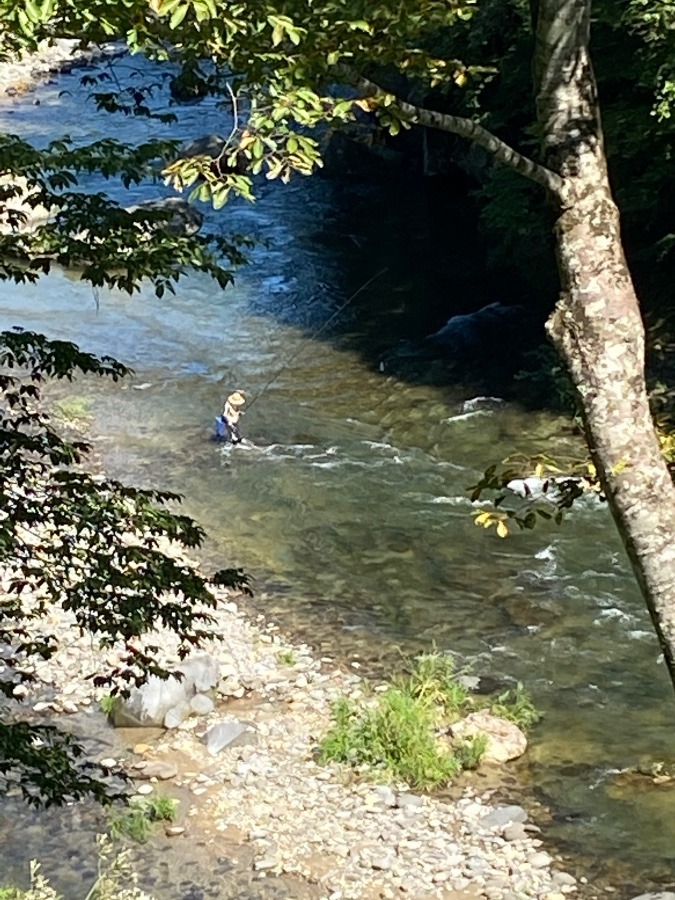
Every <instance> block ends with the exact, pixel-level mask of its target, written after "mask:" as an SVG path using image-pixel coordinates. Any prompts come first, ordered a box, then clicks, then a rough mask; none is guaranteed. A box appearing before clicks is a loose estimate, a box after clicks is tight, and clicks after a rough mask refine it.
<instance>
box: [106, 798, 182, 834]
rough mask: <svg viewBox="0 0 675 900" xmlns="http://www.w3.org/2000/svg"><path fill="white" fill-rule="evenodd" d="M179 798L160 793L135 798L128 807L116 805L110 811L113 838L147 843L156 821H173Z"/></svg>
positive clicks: (109, 823)
mask: <svg viewBox="0 0 675 900" xmlns="http://www.w3.org/2000/svg"><path fill="white" fill-rule="evenodd" d="M177 803H178V801H177V800H174V799H173V798H172V797H167V796H166V795H161V794H158V795H157V796H153V797H142V798H134V799H133V800H132V801H131V802H130V804H129V806H128V807H125V808H120V807H114V808H113V809H111V810H110V812H109V813H108V831H109V833H110V837H111V838H113V840H119V839H120V838H129V839H130V840H132V841H136V843H138V844H145V843H146V841H147V840H148V839H149V838H150V836H151V835H152V831H153V828H152V825H153V823H154V822H173V820H174V819H175V817H176V804H177Z"/></svg>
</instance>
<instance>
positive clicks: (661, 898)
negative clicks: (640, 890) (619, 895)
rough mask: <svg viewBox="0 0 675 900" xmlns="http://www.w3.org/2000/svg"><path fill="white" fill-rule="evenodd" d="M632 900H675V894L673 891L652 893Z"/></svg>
mask: <svg viewBox="0 0 675 900" xmlns="http://www.w3.org/2000/svg"><path fill="white" fill-rule="evenodd" d="M632 900H675V893H673V891H652V892H650V893H648V894H640V895H639V896H638V897H633V898H632Z"/></svg>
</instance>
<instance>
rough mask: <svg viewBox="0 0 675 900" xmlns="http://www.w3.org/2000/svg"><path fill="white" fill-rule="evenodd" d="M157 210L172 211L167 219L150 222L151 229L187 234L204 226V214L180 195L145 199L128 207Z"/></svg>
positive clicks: (130, 208)
mask: <svg viewBox="0 0 675 900" xmlns="http://www.w3.org/2000/svg"><path fill="white" fill-rule="evenodd" d="M146 209H147V210H150V211H153V210H156V211H158V212H163V213H170V216H169V217H168V218H167V219H166V220H162V221H161V222H149V223H148V224H147V228H148V230H150V231H157V230H165V231H168V232H169V233H170V234H179V235H187V236H188V237H190V236H191V235H193V234H196V233H197V232H198V231H199V229H200V228H201V227H202V224H203V222H204V216H203V215H202V213H201V212H200V211H199V210H198V209H197V208H196V207H195V206H194V205H193V204H192V203H188V202H187V200H182V199H181V198H180V197H160V198H157V199H155V200H143V201H142V202H141V203H136V204H135V205H133V206H128V207H126V210H127V212H130V213H134V212H143V210H146Z"/></svg>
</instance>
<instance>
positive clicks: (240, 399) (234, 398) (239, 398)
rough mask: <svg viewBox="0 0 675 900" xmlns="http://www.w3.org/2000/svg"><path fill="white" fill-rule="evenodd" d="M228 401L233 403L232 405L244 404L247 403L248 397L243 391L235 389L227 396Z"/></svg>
mask: <svg viewBox="0 0 675 900" xmlns="http://www.w3.org/2000/svg"><path fill="white" fill-rule="evenodd" d="M227 402H228V403H231V404H232V406H243V405H244V403H246V397H244V395H243V394H242V393H241V391H235V392H234V393H233V394H230V396H229V397H228V398H227Z"/></svg>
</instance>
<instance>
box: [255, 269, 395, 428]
mask: <svg viewBox="0 0 675 900" xmlns="http://www.w3.org/2000/svg"><path fill="white" fill-rule="evenodd" d="M388 271H389V267H388V266H385V267H384V269H380V271H379V272H377V273H376V274H375V275H373V276H372V277H371V278H369V279H368V281H366V282H364V284H362V285H361V287H360V288H358V290H356V291H354V293H353V294H352V295H351V297H349V298H348V299H347V300H345V302H344V303H343V304H342V306H340V307H339V308H338V309H336V310H335V312H334V313H333V315H332V316H331V317H330V318H329V319H327V320H326V321H325V322H324V323H323V325H322V326H321V327H320V328H318V329H317V330H316V331H315V332H314V333H313V334H312V335H311V336H310V340H311V341H313V340H315V339H316V338H317V337H318V336H319V335H320V334H321V332H322V331H323V330H324V329H325V328H328V326H329V325H330V323H331V322H332V321H333V320H334V319H336V318H337V317H338V316H339V315H340V313H341V312H344V310H345V309H347V307H348V306H349V304H350V303H351V302H352V301H354V300H356V298H357V297H358V296H359V294H361V293H363V291H365V289H366V288H367V287H370V285H371V284H372V283H373V282H374V281H377V279H378V278H380V277H381V276H382V275H384V273H385V272H388ZM306 349H307V345H306V344H303V345H302V347H300V349H299V350H296V351H295V353H293V354H292V355H291V356H289V357H288V359H287V360H286V362H285V363H284V364H283V366H282V367H281V368H280V369H279V371H278V372H277V373H276V375H274V376H272V378H270V380H269V381H268V382H267V384H266V385H265V386H264V387H263V388H262V389H261V390H260V391H258V393H257V394H256V395H255V397H254V398H253V400H251V402H250V403H248V404H247V405H246V410H247V411H248V410H249V409H250V408H251V407H252V406H253V404H254V403H255V402H256V400H257V399H258V398H259V397H262V395H263V394H264V393H265V391H266V390H267V389H268V388H269V387H271V386H272V385H273V384H274V382H275V381H276V380H277V378H278V377H279V376H280V375H281V373H282V372H284V371H285V370H286V369H287V368H288V367H289V366H290V364H291V363H292V362H293V360H294V359H295V358H296V357H298V356H300V354H301V353H302V352H303V350H306Z"/></svg>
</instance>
